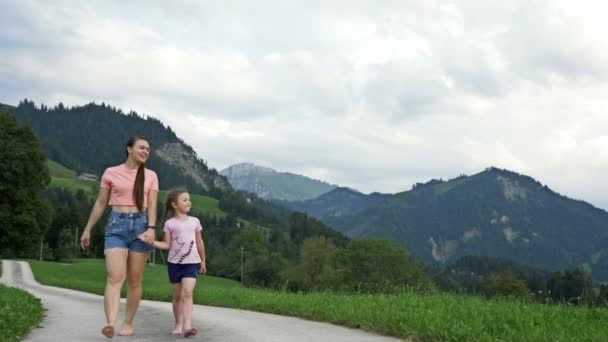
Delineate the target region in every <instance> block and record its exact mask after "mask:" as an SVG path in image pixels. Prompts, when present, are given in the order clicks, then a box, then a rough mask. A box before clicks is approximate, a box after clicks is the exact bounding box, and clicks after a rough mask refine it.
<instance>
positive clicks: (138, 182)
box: [125, 135, 150, 212]
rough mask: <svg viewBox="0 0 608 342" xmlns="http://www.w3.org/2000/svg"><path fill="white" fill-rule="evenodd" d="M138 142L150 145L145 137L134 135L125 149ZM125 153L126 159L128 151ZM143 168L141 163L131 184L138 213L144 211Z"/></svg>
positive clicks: (144, 178)
mask: <svg viewBox="0 0 608 342" xmlns="http://www.w3.org/2000/svg"><path fill="white" fill-rule="evenodd" d="M138 140H144V141H146V142H147V143H150V142H149V141H148V139H146V138H145V137H142V136H140V135H135V136H132V137H130V138H129V140H128V141H127V147H133V145H135V143H136V142H137V141H138ZM125 151H126V153H127V158H128V157H129V150H128V149H125ZM145 168H146V166H145V163H141V164H140V165H139V168H138V169H137V176H135V182H134V183H133V200H134V201H135V205H136V206H137V209H138V210H139V211H140V212H142V211H144V183H145V181H146V175H145V172H144V170H145Z"/></svg>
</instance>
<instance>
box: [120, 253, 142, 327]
mask: <svg viewBox="0 0 608 342" xmlns="http://www.w3.org/2000/svg"><path fill="white" fill-rule="evenodd" d="M149 255H150V253H148V252H145V253H140V252H131V251H130V252H129V257H128V258H127V287H128V288H127V309H126V312H125V320H124V321H123V323H122V328H121V329H120V332H119V333H118V335H120V336H131V335H133V319H134V318H135V313H136V312H137V308H138V307H139V302H140V301H141V290H142V286H141V281H142V278H143V275H144V268H145V267H146V261H147V260H148V256H149Z"/></svg>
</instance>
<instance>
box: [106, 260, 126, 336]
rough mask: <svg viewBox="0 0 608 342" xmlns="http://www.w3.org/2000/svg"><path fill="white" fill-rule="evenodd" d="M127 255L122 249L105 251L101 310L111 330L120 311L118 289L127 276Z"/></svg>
mask: <svg viewBox="0 0 608 342" xmlns="http://www.w3.org/2000/svg"><path fill="white" fill-rule="evenodd" d="M127 255H128V252H127V250H126V249H124V248H110V249H108V250H106V272H107V274H108V276H107V281H106V289H105V292H104V296H103V308H104V311H105V314H106V322H107V325H108V326H111V327H112V328H113V327H114V326H115V325H116V320H117V318H118V311H119V309H120V289H121V288H122V284H123V283H124V282H125V278H126V274H127ZM104 329H105V328H104Z"/></svg>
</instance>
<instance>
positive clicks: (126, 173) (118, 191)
mask: <svg viewBox="0 0 608 342" xmlns="http://www.w3.org/2000/svg"><path fill="white" fill-rule="evenodd" d="M135 176H137V169H134V170H131V169H129V168H128V167H127V166H126V165H125V164H121V165H118V166H113V167H109V168H107V169H106V171H105V172H104V173H103V175H102V176H101V185H100V186H101V187H102V188H104V189H110V202H109V204H110V205H135V201H134V200H133V187H134V183H135ZM144 177H145V180H144V207H146V208H147V207H148V192H149V191H157V192H158V177H156V172H154V171H152V170H148V169H144Z"/></svg>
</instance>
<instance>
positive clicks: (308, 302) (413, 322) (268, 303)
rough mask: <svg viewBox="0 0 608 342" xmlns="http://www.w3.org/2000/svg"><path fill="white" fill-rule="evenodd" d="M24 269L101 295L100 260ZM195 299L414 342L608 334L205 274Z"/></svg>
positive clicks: (461, 304) (508, 307)
mask: <svg viewBox="0 0 608 342" xmlns="http://www.w3.org/2000/svg"><path fill="white" fill-rule="evenodd" d="M30 264H31V265H32V269H33V271H34V274H35V276H36V279H37V280H38V281H39V282H41V283H43V284H47V285H53V286H60V287H68V288H73V289H80V290H83V291H87V292H93V293H97V294H102V293H103V288H104V285H105V270H104V263H103V260H91V259H88V260H86V259H80V260H77V261H76V262H75V263H73V264H55V263H50V262H38V261H30ZM144 277H145V278H144V294H143V296H144V298H146V299H151V300H161V301H170V300H171V288H170V285H169V284H168V282H167V276H166V270H165V267H164V266H162V265H157V266H154V267H148V268H147V270H146V272H145V276H144ZM194 300H195V302H196V303H197V304H206V305H214V306H223V307H232V308H240V309H247V310H255V311H263V312H269V313H276V314H282V315H290V316H297V317H302V318H306V319H311V320H315V321H325V322H331V323H336V324H341V325H345V326H350V327H356V328H362V329H365V330H369V331H373V332H377V333H381V334H386V335H391V336H397V337H401V338H411V339H412V340H420V341H605V338H606V336H608V325H607V324H606V322H608V309H605V308H586V307H572V306H566V305H541V304H536V303H522V302H515V301H510V300H507V299H500V300H484V299H482V298H476V297H467V296H460V295H453V294H444V293H438V294H416V293H411V292H404V293H401V294H398V295H380V294H373V295H372V294H340V293H332V292H316V293H308V294H302V293H289V292H284V291H271V290H264V289H251V288H241V287H240V286H239V284H238V283H237V282H235V281H232V280H226V279H221V278H215V277H209V276H204V277H201V278H200V281H199V282H198V284H197V287H196V290H195V294H194Z"/></svg>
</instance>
